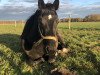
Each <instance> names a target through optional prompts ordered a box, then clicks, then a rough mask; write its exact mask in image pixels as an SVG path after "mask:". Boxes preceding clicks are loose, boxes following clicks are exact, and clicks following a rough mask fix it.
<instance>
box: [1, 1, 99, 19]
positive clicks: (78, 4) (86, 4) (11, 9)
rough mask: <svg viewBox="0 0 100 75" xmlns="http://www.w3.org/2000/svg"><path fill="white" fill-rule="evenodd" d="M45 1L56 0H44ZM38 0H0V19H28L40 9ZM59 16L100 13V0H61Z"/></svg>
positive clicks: (80, 15)
mask: <svg viewBox="0 0 100 75" xmlns="http://www.w3.org/2000/svg"><path fill="white" fill-rule="evenodd" d="M44 2H45V3H48V2H51V3H53V2H54V0H44ZM37 3H38V0H0V20H27V19H28V18H29V17H30V16H31V15H32V14H34V13H35V11H36V10H37V9H38V6H37ZM57 13H58V16H59V18H65V17H68V15H69V14H71V17H74V18H76V17H81V18H84V17H85V16H87V15H90V14H100V0H60V6H59V10H57Z"/></svg>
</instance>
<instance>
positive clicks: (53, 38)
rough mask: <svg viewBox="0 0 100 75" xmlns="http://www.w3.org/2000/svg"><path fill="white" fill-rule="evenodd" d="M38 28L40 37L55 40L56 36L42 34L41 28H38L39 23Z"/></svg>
mask: <svg viewBox="0 0 100 75" xmlns="http://www.w3.org/2000/svg"><path fill="white" fill-rule="evenodd" d="M38 29H39V33H40V35H41V37H42V39H46V40H54V41H57V38H56V36H43V34H42V32H41V30H40V27H39V25H38Z"/></svg>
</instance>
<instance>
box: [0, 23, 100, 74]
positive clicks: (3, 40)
mask: <svg viewBox="0 0 100 75" xmlns="http://www.w3.org/2000/svg"><path fill="white" fill-rule="evenodd" d="M22 30H23V26H22V25H17V27H14V26H12V25H9V26H8V25H5V26H4V25H0V75H45V73H47V72H48V70H49V67H50V65H49V64H48V63H46V62H45V63H43V64H40V65H36V66H34V67H30V66H29V65H28V64H27V63H26V59H25V55H24V53H23V52H22V50H21V48H20V39H19V38H20V35H21V32H22ZM58 30H59V33H61V34H62V36H63V38H64V40H65V43H66V45H68V48H69V49H70V52H69V53H68V54H67V55H66V56H65V57H58V58H57V60H56V63H55V66H56V67H59V68H60V67H66V68H67V69H69V70H72V71H76V72H77V73H78V75H100V22H87V23H86V22H80V23H78V22H76V23H75V22H74V23H72V24H71V30H69V29H68V24H67V23H60V24H59V25H58Z"/></svg>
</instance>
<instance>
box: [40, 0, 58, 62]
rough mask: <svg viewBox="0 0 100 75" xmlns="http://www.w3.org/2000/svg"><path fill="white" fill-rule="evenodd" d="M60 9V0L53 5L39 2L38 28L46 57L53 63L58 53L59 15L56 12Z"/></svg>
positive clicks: (56, 0) (41, 0)
mask: <svg viewBox="0 0 100 75" xmlns="http://www.w3.org/2000/svg"><path fill="white" fill-rule="evenodd" d="M58 7H59V0H55V1H54V3H53V4H51V3H47V4H45V3H44V1H43V0H38V11H39V12H40V16H39V19H38V23H39V25H38V28H39V32H40V34H41V37H42V38H43V39H44V40H43V43H44V46H45V48H44V49H45V55H44V56H45V57H48V61H49V62H53V61H54V59H55V57H56V53H57V43H58V39H57V36H56V32H57V24H58V15H57V13H56V10H57V9H58Z"/></svg>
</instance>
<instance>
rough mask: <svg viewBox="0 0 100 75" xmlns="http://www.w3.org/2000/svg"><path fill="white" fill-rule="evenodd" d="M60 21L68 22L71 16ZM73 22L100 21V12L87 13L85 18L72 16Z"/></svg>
mask: <svg viewBox="0 0 100 75" xmlns="http://www.w3.org/2000/svg"><path fill="white" fill-rule="evenodd" d="M59 21H60V22H68V21H69V18H63V19H60V20H59ZM71 22H100V14H91V15H87V16H85V17H84V18H71Z"/></svg>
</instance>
